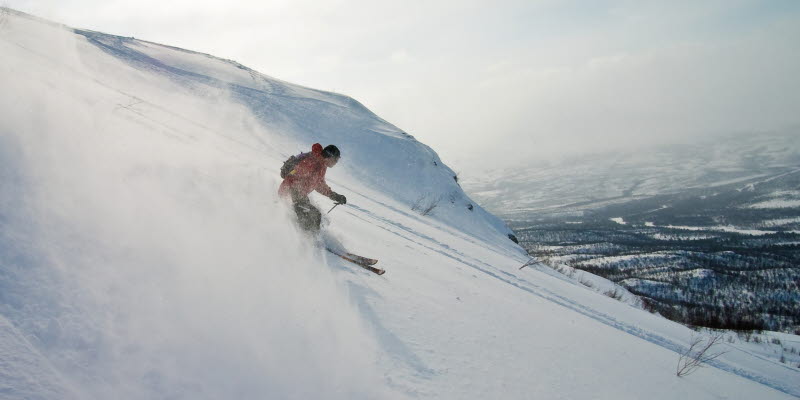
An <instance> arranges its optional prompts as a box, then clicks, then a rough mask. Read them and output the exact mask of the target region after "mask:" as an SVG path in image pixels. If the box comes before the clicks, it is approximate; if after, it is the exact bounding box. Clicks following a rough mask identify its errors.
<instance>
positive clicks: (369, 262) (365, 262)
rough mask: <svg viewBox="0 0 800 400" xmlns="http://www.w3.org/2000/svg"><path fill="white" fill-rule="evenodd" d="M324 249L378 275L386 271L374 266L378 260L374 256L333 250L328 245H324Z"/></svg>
mask: <svg viewBox="0 0 800 400" xmlns="http://www.w3.org/2000/svg"><path fill="white" fill-rule="evenodd" d="M325 250H328V252H330V253H332V254H335V255H337V256H339V257H340V258H342V259H343V260H347V261H350V262H351V263H353V264H355V265H358V266H359V267H361V268H364V269H366V270H368V271H370V272H374V273H376V274H378V275H383V274H385V273H386V270H383V269H381V268H378V267H375V264H377V263H378V260H376V259H374V258H367V257H362V256H359V255H357V254H353V253H346V252H343V251H338V250H334V249H331V248H330V247H326V248H325Z"/></svg>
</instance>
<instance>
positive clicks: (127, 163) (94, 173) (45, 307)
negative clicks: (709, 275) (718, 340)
mask: <svg viewBox="0 0 800 400" xmlns="http://www.w3.org/2000/svg"><path fill="white" fill-rule="evenodd" d="M0 54H1V55H2V57H0V87H2V88H3V90H2V92H0V93H2V94H1V95H0V113H1V114H0V395H2V398H4V399H6V398H8V399H69V398H81V399H83V398H92V399H107V398H114V399H167V398H170V399H222V398H230V399H263V398H274V399H290V398H291V399H308V398H328V399H337V398H341V399H354V398H363V399H375V398H423V399H424V398H441V399H481V398H486V397H488V396H493V397H499V398H509V399H527V398H543V399H548V398H601V399H604V398H608V399H640V398H650V399H675V398H691V399H718V398H759V399H785V398H792V397H794V396H799V395H800V384H798V382H800V380H798V377H800V369H798V368H796V367H794V366H787V365H785V364H781V363H778V362H775V361H772V360H770V359H767V358H764V357H761V356H760V355H758V354H754V353H753V352H750V351H748V350H747V348H743V347H737V346H736V345H735V344H731V343H724V344H722V345H721V350H727V351H728V353H726V354H725V355H723V356H722V357H720V358H719V359H717V361H715V363H714V367H713V368H706V369H702V370H700V371H698V372H696V373H695V374H692V375H689V376H687V377H684V378H677V377H676V376H675V372H674V371H675V366H676V364H677V360H678V353H677V352H680V351H682V350H683V349H684V348H686V346H687V345H688V343H689V341H690V340H691V338H692V335H693V332H692V331H691V330H689V329H687V328H685V327H683V326H681V325H678V324H675V323H672V322H669V321H667V320H664V319H663V318H660V317H658V316H655V315H652V314H649V313H646V312H644V311H641V310H638V309H635V308H633V307H630V306H628V305H626V304H623V303H620V302H617V301H615V300H613V299H611V298H608V297H605V296H602V295H600V294H598V293H596V292H594V291H589V290H586V289H585V288H584V287H582V286H580V285H576V284H574V283H573V282H572V281H568V280H565V279H563V278H562V277H560V276H559V275H558V274H555V273H551V272H548V269H547V268H543V267H536V266H533V267H529V268H525V269H522V270H520V269H518V268H519V266H520V265H521V264H522V263H524V262H525V261H527V257H526V256H525V253H524V252H523V251H522V250H521V249H520V248H519V247H517V246H516V245H515V244H514V243H512V242H511V241H510V240H508V238H507V237H506V235H507V233H508V230H507V228H506V227H505V226H504V225H503V224H502V223H501V222H500V221H499V220H498V219H497V218H495V217H493V216H492V215H490V214H488V213H486V212H484V211H483V210H482V209H481V208H480V207H477V206H475V205H474V204H472V202H471V201H470V200H469V198H468V197H467V196H466V195H464V193H463V192H462V191H461V190H460V188H459V187H458V185H457V183H456V182H455V180H454V179H453V173H452V171H451V170H450V169H449V168H447V167H446V166H445V165H443V163H442V162H441V160H439V158H438V157H437V156H436V154H435V153H434V152H433V151H432V150H431V149H430V148H428V147H427V146H425V145H423V144H421V143H419V142H418V141H416V140H414V139H413V138H412V137H411V136H409V135H407V134H405V133H404V132H402V131H401V130H400V129H398V128H396V127H394V126H392V125H391V124H389V123H387V122H386V121H383V120H382V119H380V118H379V117H377V116H375V115H374V114H372V113H371V112H369V111H368V110H367V109H366V108H364V107H363V106H362V105H360V104H359V103H358V102H356V101H355V100H353V99H350V98H348V97H346V96H341V95H337V94H332V93H325V92H320V91H316V90H313V89H308V88H303V87H299V86H296V85H292V84H289V83H286V82H282V81H279V80H276V79H272V78H269V77H266V76H264V75H261V74H259V73H257V72H255V71H252V70H250V69H248V68H246V67H244V66H242V65H239V64H237V63H235V62H231V61H227V60H220V59H217V58H214V57H212V56H209V55H205V54H198V53H194V52H190V51H186V50H181V49H175V48H171V47H167V46H162V45H158V44H154V43H149V42H143V41H138V40H134V39H131V38H122V37H116V36H110V35H105V34H101V33H97V32H89V31H81V30H72V29H69V28H67V27H64V26H61V25H58V24H52V23H48V22H46V21H41V20H38V19H35V18H32V17H29V16H25V15H20V14H18V13H15V12H13V11H9V10H3V11H2V13H0ZM313 142H322V143H323V144H327V143H335V144H337V145H338V146H339V147H340V148H341V149H342V154H343V158H342V161H341V162H340V163H339V165H337V166H336V168H334V169H332V170H330V171H328V181H329V183H330V184H331V186H332V187H333V188H334V189H335V190H337V191H339V192H341V193H343V194H345V195H346V196H347V197H348V205H347V206H345V207H338V208H336V209H335V210H334V211H333V212H331V213H330V214H329V215H327V220H326V224H327V228H326V232H327V233H326V240H329V241H338V242H341V244H342V245H343V246H345V247H347V248H349V249H351V250H353V251H355V252H358V253H362V254H364V255H368V256H373V257H376V258H379V259H380V260H381V261H380V265H382V266H383V267H384V268H385V269H386V270H387V271H388V272H387V274H386V275H383V276H376V275H373V274H371V273H369V272H366V271H364V270H361V269H359V268H356V267H354V266H353V265H350V264H348V263H347V262H346V261H343V260H341V259H338V258H336V257H334V256H331V255H329V254H327V253H326V252H324V251H322V250H320V249H318V248H316V247H314V245H313V243H310V242H309V241H308V240H307V239H305V238H304V237H303V236H302V235H301V234H300V233H298V232H297V231H296V230H295V228H294V226H293V224H292V222H291V215H290V211H289V210H288V209H287V207H285V206H284V205H283V204H282V203H281V202H280V201H279V200H278V199H277V196H276V189H277V186H278V183H279V179H278V177H277V171H278V168H279V166H280V164H281V162H282V161H283V159H285V158H286V156H288V155H289V154H293V153H297V152H299V151H301V150H306V149H307V148H308V147H309V146H310V145H311V143H313ZM426 198H427V199H431V198H433V199H440V201H439V203H438V206H437V207H436V208H435V209H434V210H433V212H432V213H431V214H429V215H427V216H423V215H420V213H418V212H415V211H413V210H412V207H413V205H414V204H415V203H417V202H418V201H420V200H421V199H426ZM314 201H316V202H317V203H318V204H319V205H320V207H322V208H323V209H327V208H328V207H329V206H330V205H331V204H330V202H329V201H328V200H327V199H325V198H322V197H318V196H317V197H315V198H314ZM470 205H472V207H470Z"/></svg>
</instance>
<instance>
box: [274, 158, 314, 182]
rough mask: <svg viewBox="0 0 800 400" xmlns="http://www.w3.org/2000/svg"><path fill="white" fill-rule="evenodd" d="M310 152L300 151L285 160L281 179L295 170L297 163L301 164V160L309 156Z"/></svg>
mask: <svg viewBox="0 0 800 400" xmlns="http://www.w3.org/2000/svg"><path fill="white" fill-rule="evenodd" d="M309 154H311V153H300V154H298V155H296V156H291V157H289V158H288V159H287V160H286V161H284V162H283V166H282V167H281V179H286V177H287V176H289V175H290V174H291V173H292V172H294V169H295V168H296V167H297V164H300V161H303V159H304V158H306V157H308V155H309Z"/></svg>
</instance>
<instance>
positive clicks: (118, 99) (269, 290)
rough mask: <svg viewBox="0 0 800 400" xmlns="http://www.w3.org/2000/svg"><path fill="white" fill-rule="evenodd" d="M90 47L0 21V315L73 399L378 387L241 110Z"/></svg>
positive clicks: (325, 393)
mask: <svg viewBox="0 0 800 400" xmlns="http://www.w3.org/2000/svg"><path fill="white" fill-rule="evenodd" d="M42 37H47V40H42V39H41V38H42ZM92 49H94V46H93V45H91V44H89V43H87V41H86V40H85V39H84V38H83V37H81V36H78V35H75V34H74V33H73V32H71V31H69V30H65V29H63V28H62V27H58V26H51V25H46V24H42V23H40V22H38V21H32V20H29V19H27V18H21V17H18V16H12V17H11V18H10V20H9V21H7V22H6V24H4V26H3V27H2V31H0V53H2V54H3V57H1V58H0V87H2V88H3V90H4V91H6V93H14V94H15V95H14V96H0V178H1V179H0V206H1V207H0V228H1V229H0V272H1V273H0V315H2V316H3V317H5V318H7V319H8V320H9V321H11V323H12V324H13V325H14V326H15V327H16V329H18V330H19V331H20V332H21V334H22V335H23V336H24V337H25V338H26V339H27V340H28V341H29V342H30V343H31V344H32V345H33V346H34V347H35V348H36V351H37V352H39V353H41V354H42V355H43V356H44V358H46V359H47V360H48V362H49V363H50V364H52V366H53V368H54V370H55V371H57V373H58V374H60V375H61V377H62V378H63V381H64V382H66V383H65V386H67V388H65V390H66V391H72V392H73V393H74V394H75V397H80V398H115V399H159V398H179V399H224V398H231V399H233V398H236V399H256V398H258V399H263V398H281V399H292V398H294V399H307V398H321V397H324V398H342V399H351V398H377V397H384V396H385V394H384V393H376V392H375V390H376V389H374V388H376V387H381V386H382V385H379V384H378V385H376V383H379V382H377V381H378V380H379V379H380V377H379V376H376V375H374V374H372V373H371V372H370V371H371V370H372V368H371V367H373V366H374V364H375V360H376V357H377V347H376V345H375V343H374V341H373V340H371V338H370V336H369V335H368V334H367V332H366V328H365V327H364V326H362V323H361V321H360V319H359V316H358V314H357V311H356V310H355V308H354V306H353V305H352V304H350V302H349V299H348V296H347V293H345V292H344V290H345V288H343V287H342V286H341V285H338V284H337V283H336V282H335V281H334V278H333V276H332V275H331V273H330V271H329V268H327V267H326V266H325V265H320V261H319V259H320V258H319V257H318V255H319V254H318V253H317V250H314V249H312V248H311V247H310V245H308V244H306V241H304V240H303V239H302V237H301V236H300V234H299V233H298V232H297V231H296V230H295V228H294V227H293V225H292V222H291V219H290V218H289V214H288V211H287V209H286V207H284V206H282V205H281V204H280V202H279V201H278V199H277V198H276V194H275V190H276V188H277V184H278V182H276V180H275V179H274V175H275V172H274V171H273V170H274V169H275V165H276V163H278V162H279V159H280V154H279V153H277V152H276V151H275V150H274V149H273V148H271V145H274V143H273V144H269V143H264V142H263V141H259V140H257V139H256V138H258V137H263V136H264V135H263V133H264V132H259V131H258V128H257V124H255V123H253V122H252V118H251V117H249V114H248V112H247V111H245V110H243V109H240V108H239V107H237V106H235V105H234V103H232V102H230V101H229V100H228V97H227V96H226V95H225V93H224V92H223V91H222V89H219V90H215V89H213V88H199V87H195V88H194V89H195V91H194V92H193V93H188V92H187V89H186V87H179V86H177V85H176V84H174V83H173V82H170V80H168V79H166V78H159V77H158V76H156V75H154V74H151V75H145V74H142V73H140V72H137V71H136V70H134V69H132V68H129V67H125V66H124V65H122V63H120V62H118V61H116V60H115V59H114V58H113V57H110V56H107V55H104V54H103V53H102V52H99V51H96V50H92ZM112 66H113V68H110V67H112ZM104 71H113V73H111V72H104ZM203 91H205V92H203ZM198 92H199V94H200V95H199V96H198ZM172 105H174V106H175V108H172ZM224 127H227V128H228V130H226V129H223V128H224ZM262 129H263V128H262ZM231 132H238V133H237V135H239V136H236V137H232V136H226V135H230V134H231ZM271 137H281V135H280V134H275V135H272V136H271ZM265 169H266V170H265ZM1 373H8V371H0V374H1ZM11 373H13V372H11ZM17 390H18V391H19V392H18V393H22V391H23V390H27V389H23V388H17ZM4 393H7V392H6V391H5V389H4ZM10 393H11V395H12V396H13V395H14V394H15V391H14V388H12V389H11V392H10ZM19 396H20V397H23V395H22V394H19ZM24 396H27V394H26V395H24Z"/></svg>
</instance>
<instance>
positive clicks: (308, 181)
mask: <svg viewBox="0 0 800 400" xmlns="http://www.w3.org/2000/svg"><path fill="white" fill-rule="evenodd" d="M340 157H341V154H340V153H339V148H337V147H336V146H334V145H332V144H331V145H328V146H326V147H325V148H324V149H323V148H322V145H321V144H319V143H314V145H313V146H311V153H308V154H307V155H305V156H304V157H302V158H301V159H300V161H299V162H298V163H297V165H296V166H295V167H294V168H293V169H292V170H291V171H289V173H288V174H287V175H286V177H285V178H284V179H283V182H281V187H280V188H279V189H278V194H279V195H280V196H281V197H283V198H291V200H292V206H293V208H294V211H295V212H296V213H297V222H298V223H299V224H300V227H301V228H302V229H303V230H305V231H307V232H309V233H311V234H317V233H318V232H319V226H320V223H321V222H322V213H320V211H319V210H318V209H317V208H316V207H314V206H313V205H312V204H311V201H310V200H309V199H308V195H309V193H311V192H313V191H315V190H316V191H317V192H319V193H320V194H322V195H323V196H327V197H328V198H330V199H331V200H333V201H334V202H335V203H336V204H347V198H346V197H344V196H343V195H341V194H339V193H336V192H334V191H333V190H331V188H330V186H328V184H327V183H325V172H326V171H327V170H328V168H333V166H334V165H336V163H337V162H339V158H340Z"/></svg>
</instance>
